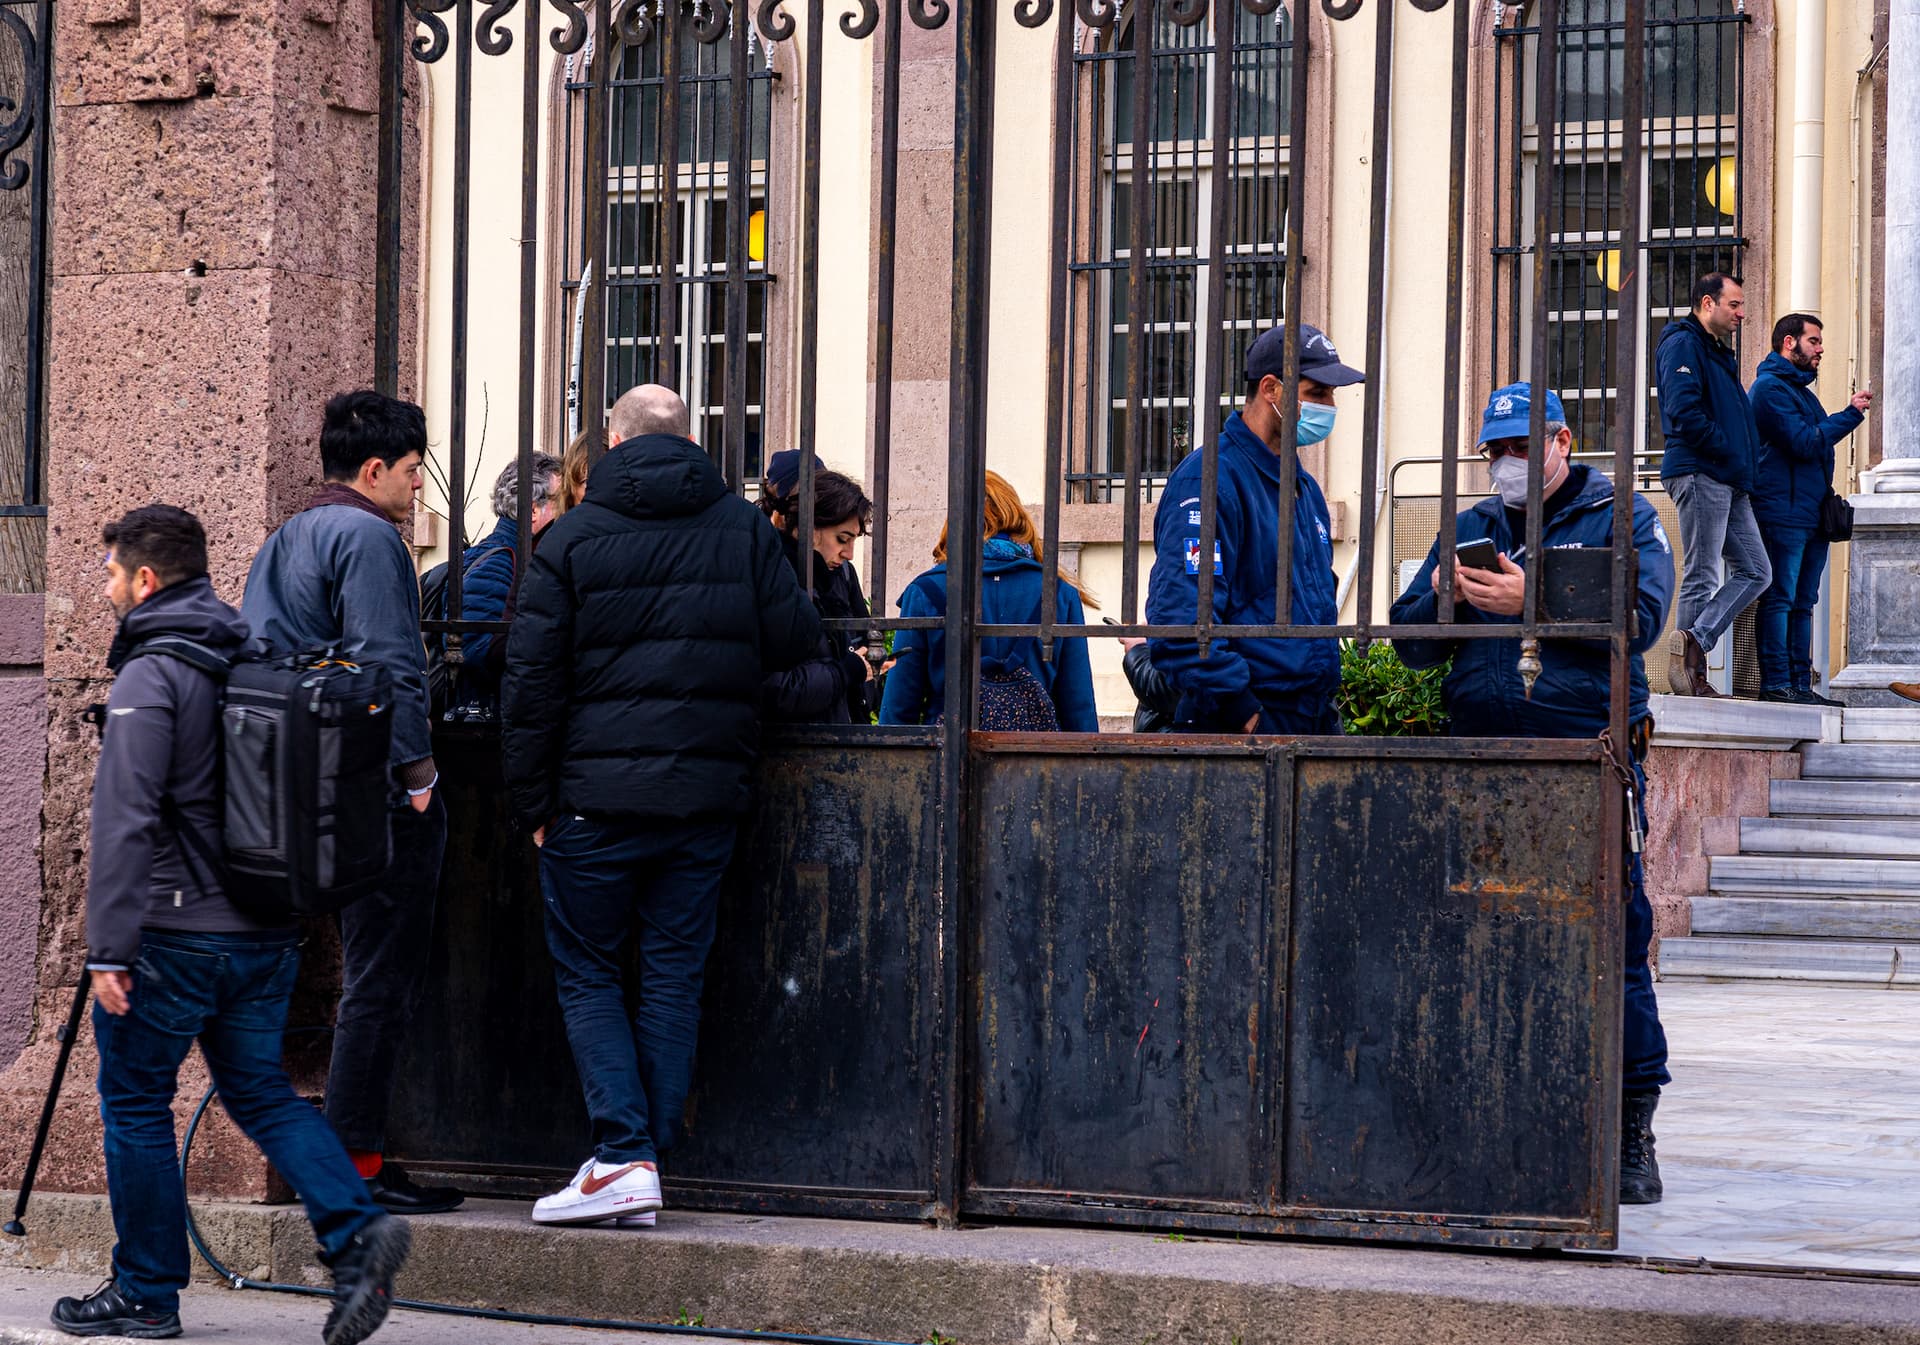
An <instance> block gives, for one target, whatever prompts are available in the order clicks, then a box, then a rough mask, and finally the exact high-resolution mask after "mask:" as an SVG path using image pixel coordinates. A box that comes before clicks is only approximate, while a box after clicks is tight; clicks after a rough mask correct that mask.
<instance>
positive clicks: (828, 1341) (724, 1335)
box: [180, 1085, 909, 1345]
mask: <svg viewBox="0 0 1920 1345" xmlns="http://www.w3.org/2000/svg"><path fill="white" fill-rule="evenodd" d="M213 1094H214V1089H213V1087H212V1086H211V1085H209V1086H208V1088H207V1091H206V1092H205V1094H203V1095H202V1096H201V1098H200V1105H199V1106H198V1107H195V1108H194V1109H193V1119H191V1120H190V1121H188V1122H187V1133H186V1134H185V1135H183V1136H182V1137H181V1139H180V1180H181V1183H182V1184H183V1185H184V1184H185V1182H186V1179H187V1155H188V1154H189V1153H190V1152H191V1151H192V1149H193V1137H194V1135H195V1134H196V1133H197V1132H198V1131H199V1129H200V1118H201V1117H203V1116H205V1115H206V1113H207V1107H208V1106H209V1105H210V1104H211V1103H212V1102H213ZM187 1237H188V1238H189V1239H190V1240H191V1241H192V1242H193V1247H194V1250H195V1251H197V1252H199V1253H200V1259H201V1260H203V1261H205V1262H206V1263H207V1264H208V1265H209V1266H211V1267H212V1268H213V1272H214V1274H216V1275H218V1276H219V1277H220V1278H221V1279H223V1280H225V1281H226V1282H227V1284H228V1285H229V1286H230V1287H232V1288H234V1289H265V1290H267V1291H269V1292H271V1293H276V1294H298V1295H300V1296H301V1297H303V1298H332V1297H333V1291H332V1290H331V1289H321V1288H317V1287H315V1286H314V1285H311V1284H281V1283H278V1282H277V1281H274V1280H256V1279H253V1278H251V1277H250V1276H246V1275H240V1274H236V1273H235V1272H233V1271H231V1270H229V1269H227V1267H226V1266H225V1265H223V1264H222V1263H221V1261H220V1258H219V1257H217V1256H215V1255H214V1254H213V1251H212V1250H211V1249H210V1248H209V1247H208V1246H207V1240H206V1239H205V1238H204V1237H202V1236H201V1235H200V1225H199V1223H198V1222H197V1221H196V1220H195V1219H194V1217H193V1202H192V1201H188V1202H187ZM393 1306H394V1307H396V1308H406V1309H408V1310H409V1311H412V1312H437V1313H439V1314H441V1315H442V1316H447V1317H477V1318H481V1319H483V1320H485V1321H493V1322H516V1323H519V1324H520V1325H523V1326H576V1327H581V1328H583V1329H586V1330H590V1331H653V1332H657V1333H659V1334H661V1335H668V1336H700V1337H704V1338H706V1339H709V1340H767V1341H781V1342H787V1343H788V1345H909V1343H908V1342H905V1341H897V1340H869V1339H866V1338H864V1337H861V1336H816V1335H809V1334H806V1333H805V1332H800V1331H746V1330H742V1329H740V1328H738V1327H728V1326H680V1325H678V1324H675V1323H672V1322H629V1321H623V1320H620V1319H617V1318H598V1317H567V1316H561V1315H557V1314H554V1313H545V1312H512V1311H509V1310H508V1309H505V1308H463V1307H460V1306H459V1305H458V1304H454V1303H429V1302H427V1301H425V1300H423V1299H415V1298H396V1299H394V1300H393Z"/></svg>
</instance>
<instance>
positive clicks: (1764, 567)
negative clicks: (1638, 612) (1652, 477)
mask: <svg viewBox="0 0 1920 1345" xmlns="http://www.w3.org/2000/svg"><path fill="white" fill-rule="evenodd" d="M1667 493H1668V494H1669V495H1671V496H1673V507H1674V508H1675V509H1676V510H1677V511H1678V512H1679V515H1680V565H1681V574H1680V601H1679V611H1678V612H1677V613H1676V616H1675V619H1676V622H1677V624H1676V625H1675V626H1674V629H1675V630H1684V631H1692V632H1693V638H1694V639H1696V640H1698V641H1699V642H1700V647H1701V648H1702V649H1707V650H1710V649H1712V648H1713V647H1714V646H1715V645H1717V644H1719V643H1720V637H1721V636H1722V635H1724V634H1726V633H1727V628H1728V627H1729V626H1731V625H1733V622H1734V619H1735V618H1736V617H1738V616H1739V615H1740V614H1741V613H1742V612H1744V611H1746V610H1747V608H1748V606H1749V605H1751V604H1752V602H1753V600H1754V599H1756V598H1758V597H1759V596H1760V595H1761V594H1762V593H1764V592H1766V591H1767V584H1768V582H1769V581H1770V580H1771V579H1772V577H1773V569H1772V566H1770V565H1769V564H1768V563H1767V548H1766V546H1765V545H1764V544H1763V543H1762V542H1761V540H1760V525H1759V524H1758V523H1756V522H1755V521H1754V517H1753V500H1752V498H1751V497H1749V496H1748V495H1747V493H1746V492H1745V491H1743V490H1735V489H1734V488H1733V487H1732V486H1728V485H1723V484H1722V483H1720V482H1718V481H1715V480H1714V479H1713V478H1712V477H1710V476H1708V475H1706V474H1705V473H1704V472H1695V473H1690V474H1689V475H1687V476H1676V477H1674V478H1673V479H1672V480H1670V481H1668V482H1667ZM1722 558H1724V559H1725V560H1726V562H1727V577H1726V582H1725V583H1721V582H1720V562H1721V560H1722Z"/></svg>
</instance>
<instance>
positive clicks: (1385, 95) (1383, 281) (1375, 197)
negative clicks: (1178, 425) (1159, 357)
mask: <svg viewBox="0 0 1920 1345" xmlns="http://www.w3.org/2000/svg"><path fill="white" fill-rule="evenodd" d="M1394 3H1395V0H1380V4H1379V6H1378V7H1377V8H1376V9H1375V10H1374V20H1373V147H1372V150H1371V152H1370V155H1369V157H1368V159H1367V166H1368V168H1369V170H1370V171H1369V178H1370V181H1369V184H1368V192H1369V195H1368V200H1369V201H1371V202H1372V204H1373V210H1372V212H1371V213H1372V218H1371V219H1370V220H1369V221H1368V229H1367V343H1366V360H1367V365H1366V371H1367V382H1366V386H1365V387H1363V388H1362V389H1361V392H1362V393H1363V398H1362V402H1361V405H1362V408H1363V418H1362V421H1361V430H1360V513H1361V514H1362V515H1363V517H1362V520H1361V527H1360V554H1359V556H1358V558H1357V559H1356V560H1355V562H1354V564H1355V566H1356V570H1355V579H1356V580H1357V581H1358V586H1357V588H1356V590H1355V593H1354V614H1355V615H1356V616H1357V617H1358V618H1359V620H1358V621H1357V622H1355V627H1356V629H1355V632H1354V639H1355V640H1356V641H1357V642H1358V643H1359V645H1360V647H1361V648H1362V649H1364V648H1366V647H1367V645H1368V644H1369V643H1371V642H1372V639H1373V556H1374V534H1375V532H1376V531H1377V529H1376V528H1375V527H1374V526H1373V524H1374V519H1373V517H1372V515H1371V513H1370V512H1369V511H1371V510H1372V508H1373V495H1374V487H1375V483H1376V482H1377V481H1378V480H1379V476H1380V462H1379V457H1380V410H1381V403H1382V400H1383V397H1384V395H1385V384H1386V379H1385V377H1384V366H1383V364H1382V362H1381V361H1382V356H1383V355H1384V354H1385V351H1386V326H1387V316H1386V307H1387V302H1386V299H1387V209H1386V203H1387V202H1388V201H1389V200H1391V199H1392V179H1391V177H1390V176H1389V174H1388V170H1389V168H1390V167H1391V160H1392V156H1393V9H1394ZM1456 3H1458V0H1456ZM1440 531H1441V532H1446V531H1447V529H1446V527H1445V525H1444V520H1443V521H1442V527H1441V529H1440ZM1279 615H1280V614H1279V611H1278V610H1277V609H1276V610H1275V612H1274V618H1275V619H1276V620H1278V619H1279ZM1335 615H1336V616H1337V615H1338V614H1337V613H1336V614H1335Z"/></svg>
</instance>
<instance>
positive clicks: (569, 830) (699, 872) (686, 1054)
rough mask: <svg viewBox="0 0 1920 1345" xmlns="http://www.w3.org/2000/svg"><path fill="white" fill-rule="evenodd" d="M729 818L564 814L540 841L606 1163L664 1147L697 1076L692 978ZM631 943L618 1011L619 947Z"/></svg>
mask: <svg viewBox="0 0 1920 1345" xmlns="http://www.w3.org/2000/svg"><path fill="white" fill-rule="evenodd" d="M734 835H735V824H734V823H733V822H731V821H726V822H673V823H669V822H657V823H643V822H613V821H609V822H597V821H594V820H592V819H590V818H585V817H575V816H571V815H563V816H562V817H561V818H560V819H559V820H558V821H557V822H556V823H554V825H553V826H551V827H549V828H548V829H547V843H546V845H545V846H544V847H543V848H542V849H541V851H540V887H541V890H542V892H543V893H544V895H545V897H546V911H547V948H548V950H549V951H550V952H551V953H552V954H553V979H554V983H555V986H556V987H557V989H558V990H559V992H560V1012H561V1015H562V1016H563V1017H564V1018H565V1019H566V1024H567V1041H568V1043H569V1044H570V1045H571V1046H572V1047H573V1063H574V1065H575V1067H576V1068H577V1069H578V1070H579V1072H580V1085H581V1088H582V1090H583V1091H584V1092H585V1094H586V1102H587V1115H588V1116H589V1117H591V1118H592V1122H593V1151H594V1154H595V1156H596V1157H598V1158H599V1159H600V1161H601V1162H603V1163H634V1162H652V1161H654V1160H655V1159H656V1158H658V1157H659V1155H660V1154H661V1153H663V1152H665V1151H666V1150H668V1149H671V1148H672V1147H673V1143H674V1141H675V1140H676V1139H677V1138H679V1134H680V1122H681V1119H682V1117H683V1116H684V1115H685V1112H686V1106H687V1091H688V1089H689V1088H690V1087H691V1086H692V1084H693V1050H694V1044H695V1042H696V1040H697V1039H698V1037H699V1035H700V988H701V986H702V984H703V983H704V981H705V979H706V971H707V953H708V951H709V950H710V949H711V948H712V947H713V931H714V918H715V914H716V912H717V911H718V909H719V905H720V880H721V877H722V876H723V875H724V874H725V873H726V869H727V862H728V860H730V859H731V858H732V857H733V842H734ZM629 938H632V939H633V940H634V941H635V942H636V943H637V945H638V948H637V952H638V954H639V984H638V986H636V987H635V990H636V993H635V995H634V1009H633V1016H632V1018H631V1019H629V1018H628V1016H627V1001H626V992H625V988H624V986H623V984H622V976H621V964H622V957H621V950H622V949H623V948H624V947H625V946H626V943H627V940H628V939H629Z"/></svg>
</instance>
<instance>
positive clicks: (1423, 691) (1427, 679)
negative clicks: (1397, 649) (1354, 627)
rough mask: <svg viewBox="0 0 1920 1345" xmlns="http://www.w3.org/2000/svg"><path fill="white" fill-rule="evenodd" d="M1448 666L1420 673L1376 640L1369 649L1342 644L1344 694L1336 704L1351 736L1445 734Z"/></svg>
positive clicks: (1353, 644) (1342, 688)
mask: <svg viewBox="0 0 1920 1345" xmlns="http://www.w3.org/2000/svg"><path fill="white" fill-rule="evenodd" d="M1448 666H1449V665H1448V664H1441V665H1440V666H1439V667H1438V668H1428V669H1425V670H1424V671H1417V670H1415V669H1413V668H1409V667H1408V666H1407V665H1406V664H1404V663H1402V662H1401V661H1400V656H1399V655H1398V654H1396V653H1394V652H1393V646H1392V645H1391V644H1388V643H1387V642H1386V641H1385V640H1375V641H1374V642H1373V643H1372V644H1370V645H1368V646H1367V647H1366V648H1365V649H1362V648H1360V646H1359V645H1357V644H1355V643H1354V642H1353V641H1352V640H1342V641H1341V642H1340V690H1339V692H1338V693H1336V695H1335V697H1334V704H1335V705H1336V706H1337V707H1338V708H1339V710H1340V718H1341V719H1343V720H1345V721H1346V726H1347V732H1348V733H1364V734H1371V735H1374V736H1376V737H1394V738H1398V737H1432V736H1434V735H1435V734H1440V733H1444V732H1446V728H1447V711H1446V707H1445V704H1444V703H1443V702H1442V700H1441V698H1440V688H1441V685H1442V684H1443V683H1444V682H1445V681H1446V677H1447V668H1448Z"/></svg>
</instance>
